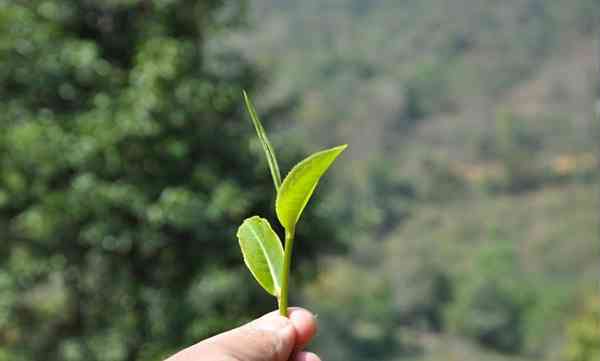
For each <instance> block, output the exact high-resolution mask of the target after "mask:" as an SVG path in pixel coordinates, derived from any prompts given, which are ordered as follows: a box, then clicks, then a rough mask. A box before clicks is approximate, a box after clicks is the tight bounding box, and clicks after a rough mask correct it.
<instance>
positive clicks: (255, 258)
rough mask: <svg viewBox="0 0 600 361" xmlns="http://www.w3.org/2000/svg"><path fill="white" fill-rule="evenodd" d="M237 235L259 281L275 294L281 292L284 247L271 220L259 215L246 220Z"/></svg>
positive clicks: (245, 256)
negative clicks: (272, 226)
mask: <svg viewBox="0 0 600 361" xmlns="http://www.w3.org/2000/svg"><path fill="white" fill-rule="evenodd" d="M237 237H238V240H239V242H240V247H241V248H242V254H243V255H244V262H245V263H246V266H248V269H249V270H250V272H251V273H252V275H253V276H254V278H255V279H256V281H258V283H259V284H260V285H261V286H262V287H263V288H264V289H265V290H266V291H267V292H269V293H270V294H272V295H273V296H277V297H278V296H279V294H280V292H281V277H282V270H283V247H282V245H281V241H280V240H279V237H278V236H277V234H276V233H275V232H274V231H273V229H272V228H271V225H270V224H269V222H268V221H267V220H266V219H264V218H260V217H258V216H254V217H250V218H247V219H246V220H244V222H243V223H242V225H241V226H240V227H239V228H238V231H237Z"/></svg>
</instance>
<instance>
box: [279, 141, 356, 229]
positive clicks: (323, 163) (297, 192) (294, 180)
mask: <svg viewBox="0 0 600 361" xmlns="http://www.w3.org/2000/svg"><path fill="white" fill-rule="evenodd" d="M346 147H347V145H340V146H337V147H334V148H331V149H327V150H323V151H320V152H317V153H314V154H312V155H311V156H309V157H308V158H306V159H304V160H302V161H301V162H300V163H298V164H296V165H295V166H294V168H292V170H291V171H290V172H289V173H288V175H287V176H286V177H285V179H284V180H283V183H282V185H281V189H280V190H279V192H277V202H276V205H275V209H276V211H277V217H278V218H279V222H281V225H282V226H283V227H284V228H285V229H286V230H287V231H288V232H290V233H292V234H293V233H294V231H295V229H296V224H297V223H298V220H299V219H300V216H301V215H302V211H304V207H306V204H307V203H308V201H309V200H310V197H311V196H312V194H313V192H314V191H315V188H316V187H317V184H319V180H320V179H321V177H322V176H323V174H325V172H326V171H327V169H329V167H330V166H331V164H332V163H333V162H334V161H335V159H336V158H337V157H338V156H339V155H340V154H341V153H342V152H343V151H344V150H345V149H346Z"/></svg>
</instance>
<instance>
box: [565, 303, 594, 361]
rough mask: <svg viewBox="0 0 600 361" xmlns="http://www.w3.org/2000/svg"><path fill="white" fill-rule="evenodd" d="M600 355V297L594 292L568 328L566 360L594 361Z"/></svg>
mask: <svg viewBox="0 0 600 361" xmlns="http://www.w3.org/2000/svg"><path fill="white" fill-rule="evenodd" d="M598 357H600V297H599V296H598V295H597V294H592V295H591V296H589V297H588V298H587V299H585V304H584V307H583V309H582V310H581V311H580V312H579V315H578V316H577V318H575V319H573V320H572V321H570V322H569V324H568V328H567V345H566V349H565V357H564V359H565V360H566V361H592V360H597V359H598Z"/></svg>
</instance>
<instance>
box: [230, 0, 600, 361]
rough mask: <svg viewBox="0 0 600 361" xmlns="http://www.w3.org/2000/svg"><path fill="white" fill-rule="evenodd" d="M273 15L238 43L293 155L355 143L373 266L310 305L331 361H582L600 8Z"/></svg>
mask: <svg viewBox="0 0 600 361" xmlns="http://www.w3.org/2000/svg"><path fill="white" fill-rule="evenodd" d="M253 4H254V6H253V7H252V9H251V10H252V12H251V14H252V16H251V21H250V27H251V29H254V32H252V33H249V34H244V35H237V36H236V37H235V38H234V42H235V44H237V46H239V47H241V48H243V49H244V51H245V53H246V54H247V56H248V57H249V58H250V59H252V60H253V61H255V62H256V63H258V64H259V65H260V66H261V68H262V70H263V73H264V77H265V85H264V88H263V89H264V90H263V92H262V93H261V94H260V96H259V97H258V102H259V104H260V107H261V108H263V109H264V110H265V111H267V112H268V113H270V116H271V117H272V118H273V119H274V122H275V128H276V129H278V130H279V132H278V139H277V137H276V142H277V141H279V142H280V144H283V142H284V140H285V141H292V142H295V143H296V144H303V145H304V146H305V147H308V148H312V147H314V146H315V145H316V144H323V143H327V144H329V143H331V144H333V143H336V142H339V141H344V142H348V143H350V148H349V151H350V155H349V158H350V161H349V162H351V164H352V166H351V167H345V168H344V169H339V170H338V182H339V183H340V186H339V187H338V194H337V195H336V196H335V197H332V198H330V199H329V203H330V204H331V205H330V209H331V211H332V212H333V213H332V214H335V215H332V216H331V217H332V219H335V220H336V221H337V222H339V224H349V223H351V224H352V225H353V226H354V228H353V231H349V232H348V234H347V235H348V237H350V239H351V241H350V243H351V244H352V245H353V251H352V253H351V256H350V257H345V258H341V259H332V260H329V261H325V262H323V263H322V268H321V275H320V277H319V279H318V280H317V281H316V282H315V283H314V284H313V285H312V286H311V287H309V288H308V289H307V291H306V293H305V298H304V301H305V302H307V303H308V304H309V305H314V306H315V307H316V308H317V309H318V310H319V311H320V312H321V314H322V319H323V323H324V324H325V326H324V330H323V331H322V334H321V336H320V338H319V340H318V342H317V345H316V346H317V349H318V350H319V351H321V352H322V354H323V355H324V356H326V358H327V359H330V360H348V359H350V360H363V359H364V360H366V359H372V357H375V358H377V359H398V360H400V359H402V360H404V359H406V360H409V359H418V360H442V359H444V360H446V359H448V357H450V359H461V360H470V359H474V360H475V359H486V360H491V359H498V360H533V359H536V360H542V359H543V360H552V361H554V360H565V357H566V356H565V352H564V350H563V349H564V348H566V347H567V346H566V345H567V344H570V342H572V340H570V339H569V338H568V336H567V335H566V333H565V332H564V329H565V328H566V327H567V326H566V325H568V324H569V323H570V322H571V321H572V320H573V315H574V314H576V313H577V312H578V311H577V310H578V309H579V307H580V306H581V304H582V302H584V301H582V298H585V297H584V295H586V294H588V293H587V292H589V290H590V289H595V288H594V287H596V286H595V283H594V282H596V280H597V262H598V259H600V247H598V239H599V237H598V217H597V212H598V209H600V195H599V193H598V192H599V190H598V186H597V183H598V180H599V178H598V171H597V169H598V167H599V160H598V157H597V154H598V152H597V139H598V138H597V136H598V134H599V133H598V131H599V128H598V126H597V122H596V121H595V120H594V116H593V109H594V100H595V98H596V97H597V96H598V93H597V89H598V76H597V69H596V67H597V65H596V61H595V59H596V54H595V51H596V47H595V46H594V45H593V44H594V36H593V34H594V31H595V30H597V28H596V25H595V24H596V22H595V20H594V19H596V18H597V16H598V15H599V14H600V6H598V5H597V4H595V3H594V2H593V1H589V0H575V1H569V2H564V1H559V0H529V1H516V0H514V1H513V0H509V1H501V2H499V1H493V0H486V1H478V0H460V1H453V2H447V1H442V0H423V1H410V0H406V1H391V0H377V1H352V0H337V1H327V2H323V1H316V0H313V1H304V2H292V1H286V0H277V1H276V0H261V1H255V2H254V3H253ZM290 107H291V110H290V111H281V110H282V109H288V108H290ZM356 284H362V285H368V286H364V287H361V288H358V289H357V288H356V286H355V285H356ZM323 294H327V295H328V298H327V300H324V299H323V298H322V295H323ZM340 307H341V308H343V309H345V310H346V309H347V311H343V310H340ZM448 355H450V356H448Z"/></svg>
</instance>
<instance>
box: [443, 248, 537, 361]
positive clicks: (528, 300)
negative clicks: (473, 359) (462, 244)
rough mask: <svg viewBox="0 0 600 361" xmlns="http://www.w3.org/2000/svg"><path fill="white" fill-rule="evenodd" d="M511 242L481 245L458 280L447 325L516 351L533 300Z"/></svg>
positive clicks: (510, 351) (503, 350) (497, 347)
mask: <svg viewBox="0 0 600 361" xmlns="http://www.w3.org/2000/svg"><path fill="white" fill-rule="evenodd" d="M521 273H522V271H521V269H520V267H519V265H518V263H517V259H516V258H515V253H514V249H513V247H511V246H504V245H499V246H496V247H494V248H489V249H484V250H483V251H482V252H481V254H480V255H479V256H478V258H477V260H476V263H475V265H474V267H473V269H472V270H471V271H470V272H469V273H468V274H467V275H465V278H464V279H463V280H461V282H460V283H459V287H458V289H457V292H456V299H455V300H454V302H453V304H452V306H451V308H450V309H449V323H450V326H451V327H452V328H453V329H455V330H456V331H458V332H459V333H462V334H464V335H466V336H468V337H472V338H474V339H476V340H478V341H479V342H481V343H482V344H483V345H486V346H488V347H492V348H494V349H496V350H498V351H501V352H507V353H516V352H519V351H520V350H521V348H522V347H523V345H524V340H525V316H526V313H527V311H528V309H529V308H530V307H531V305H532V302H533V300H534V294H533V293H532V288H531V285H530V284H528V283H527V281H526V280H524V279H523V278H522V277H521Z"/></svg>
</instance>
